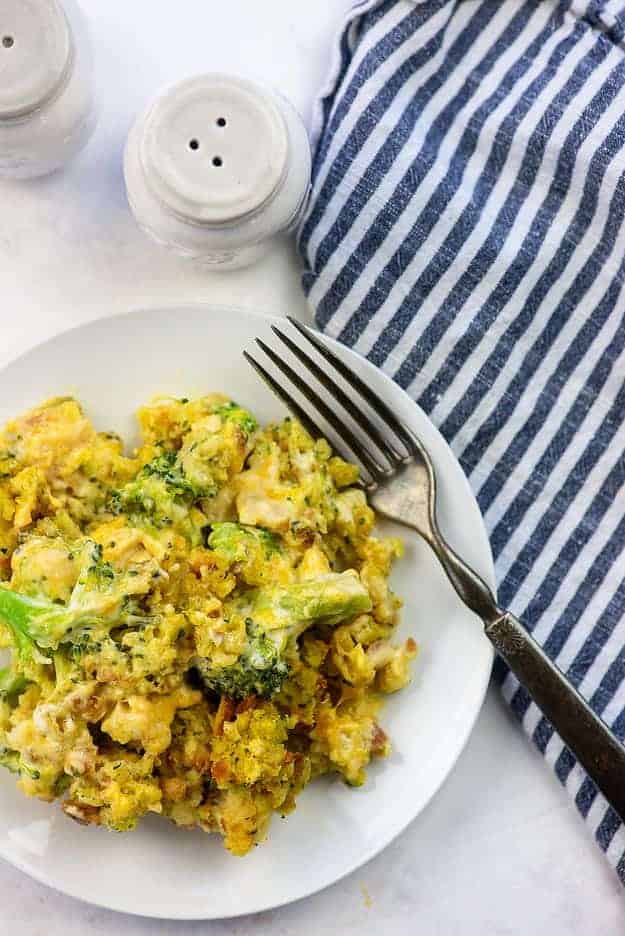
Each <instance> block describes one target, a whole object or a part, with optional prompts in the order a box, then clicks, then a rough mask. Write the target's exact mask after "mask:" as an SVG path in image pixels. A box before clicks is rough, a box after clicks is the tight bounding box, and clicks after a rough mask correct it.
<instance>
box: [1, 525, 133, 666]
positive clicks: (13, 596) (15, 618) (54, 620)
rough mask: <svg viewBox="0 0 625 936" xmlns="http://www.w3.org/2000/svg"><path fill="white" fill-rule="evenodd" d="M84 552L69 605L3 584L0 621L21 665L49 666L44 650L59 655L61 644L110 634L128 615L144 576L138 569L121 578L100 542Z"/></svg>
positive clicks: (92, 544)
mask: <svg viewBox="0 0 625 936" xmlns="http://www.w3.org/2000/svg"><path fill="white" fill-rule="evenodd" d="M85 553H86V562H85V565H84V568H83V570H82V572H81V574H80V576H79V577H78V581H77V582H76V585H75V586H74V588H73V590H72V593H71V596H70V599H69V602H68V604H67V605H62V604H57V603H56V602H53V601H49V600H48V599H46V598H44V597H40V596H39V597H31V596H30V595H22V594H20V593H19V592H16V591H13V589H11V588H9V586H7V585H0V619H1V620H3V621H4V622H5V624H6V625H7V627H8V628H9V631H10V633H11V636H12V639H13V646H14V649H15V650H16V651H17V654H18V657H19V658H21V659H22V660H34V661H35V662H47V658H46V657H44V656H42V654H41V653H40V652H39V651H40V650H56V649H57V648H58V647H59V646H60V645H61V644H68V643H69V644H75V643H80V642H81V641H84V639H85V636H86V635H88V636H90V635H94V634H96V635H97V634H104V633H107V632H108V631H109V630H110V629H111V627H112V626H113V624H114V623H119V622H121V621H122V620H123V619H124V614H126V615H127V616H128V614H129V610H130V602H129V598H128V596H129V594H131V593H133V591H134V592H137V590H138V588H139V587H140V582H141V578H140V576H139V575H138V574H137V573H136V572H135V571H134V570H128V571H127V572H123V573H116V572H115V570H114V569H113V567H112V566H111V565H110V563H108V562H104V561H103V559H102V547H101V546H100V545H99V544H97V543H90V544H89V543H88V544H87V546H86V547H85ZM133 572H134V575H133ZM129 576H130V578H129Z"/></svg>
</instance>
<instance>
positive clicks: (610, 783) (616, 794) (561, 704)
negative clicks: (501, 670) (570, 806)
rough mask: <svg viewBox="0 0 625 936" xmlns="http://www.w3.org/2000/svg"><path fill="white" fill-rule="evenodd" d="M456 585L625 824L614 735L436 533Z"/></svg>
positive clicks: (623, 781)
mask: <svg viewBox="0 0 625 936" xmlns="http://www.w3.org/2000/svg"><path fill="white" fill-rule="evenodd" d="M429 542H430V545H431V546H432V548H433V549H434V552H435V553H436V555H437V556H438V558H439V560H440V562H441V565H442V566H443V568H444V570H445V572H446V574H447V576H448V578H449V580H450V582H451V584H452V585H453V586H454V588H455V590H456V591H457V593H458V595H459V596H460V598H461V599H462V600H463V601H464V603H465V604H466V605H467V607H468V608H470V609H471V610H472V611H473V612H474V613H475V614H477V615H478V617H480V618H481V619H482V621H483V623H484V631H485V633H486V636H487V637H488V639H489V640H490V642H491V643H492V645H493V646H494V648H495V650H497V652H498V653H499V654H500V656H502V657H503V659H504V660H505V661H506V663H507V664H508V666H509V667H510V669H511V670H512V672H513V673H514V675H515V676H516V677H517V679H518V680H519V682H520V683H521V685H523V686H525V688H526V689H527V691H528V692H529V694H530V695H531V696H532V698H533V700H534V702H535V703H536V705H537V706H538V707H539V708H540V709H541V711H542V712H543V714H544V715H545V717H546V718H547V719H548V720H549V721H550V722H551V724H552V725H553V727H554V728H555V730H556V731H557V732H558V734H559V735H560V737H561V738H562V740H563V741H564V743H565V744H567V745H568V747H569V748H570V749H571V751H572V752H573V754H575V756H576V758H577V759H578V761H579V762H580V764H582V766H583V767H584V769H585V770H586V772H587V774H588V776H589V777H590V778H591V779H592V780H593V781H594V783H595V784H596V785H597V787H598V788H599V789H600V790H601V792H602V793H603V795H604V796H605V798H606V799H607V800H608V802H609V803H610V805H611V806H612V807H613V808H614V809H615V810H616V812H617V813H618V814H619V816H620V817H621V818H622V819H623V820H625V746H623V745H622V744H621V743H620V742H619V741H618V740H617V738H616V736H615V735H614V734H613V733H612V732H611V731H610V729H609V728H608V726H607V725H606V723H605V722H604V721H603V720H602V719H601V718H599V716H598V715H597V714H595V712H593V710H592V709H591V707H590V706H589V705H588V703H587V702H586V700H585V699H584V698H583V697H582V696H581V695H580V694H579V692H578V691H577V689H575V687H574V686H573V685H572V683H571V682H569V680H568V679H567V678H566V676H565V675H564V673H563V672H562V670H560V669H559V668H558V667H557V666H556V665H555V663H554V662H553V661H552V660H551V659H550V658H549V657H548V656H547V654H546V653H545V652H544V650H543V649H542V647H540V645H539V644H537V643H536V641H535V640H534V638H533V637H532V636H531V634H530V633H529V631H527V630H526V628H525V627H524V626H523V624H522V623H521V622H520V621H519V620H518V619H517V618H515V617H514V615H513V614H511V613H510V612H509V611H502V610H501V609H500V608H498V606H497V602H496V600H495V597H494V595H493V593H492V591H491V590H490V588H489V587H488V585H487V584H486V582H484V580H483V579H482V578H481V577H480V576H479V575H478V574H477V572H475V571H474V570H473V569H471V567H470V566H468V565H467V564H466V563H465V562H464V560H462V559H461V558H460V556H458V554H457V553H456V552H455V551H454V550H453V549H452V548H451V547H450V546H449V544H448V543H447V542H445V540H444V539H443V538H442V536H441V535H440V533H439V531H438V530H436V532H435V533H434V535H433V536H432V537H431V539H430V540H429Z"/></svg>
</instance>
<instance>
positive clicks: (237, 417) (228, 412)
mask: <svg viewBox="0 0 625 936" xmlns="http://www.w3.org/2000/svg"><path fill="white" fill-rule="evenodd" d="M215 413H217V415H218V416H221V418H222V419H223V420H224V422H232V423H236V425H237V426H238V427H239V429H241V430H242V431H243V432H244V433H245V435H246V436H251V435H252V433H253V432H256V430H257V429H258V422H257V421H256V419H255V418H254V416H252V414H251V413H250V412H249V411H248V410H246V409H243V407H242V406H239V404H238V403H235V402H234V401H232V400H231V401H230V402H229V403H223V404H222V405H221V406H218V407H217V409H216V410H215Z"/></svg>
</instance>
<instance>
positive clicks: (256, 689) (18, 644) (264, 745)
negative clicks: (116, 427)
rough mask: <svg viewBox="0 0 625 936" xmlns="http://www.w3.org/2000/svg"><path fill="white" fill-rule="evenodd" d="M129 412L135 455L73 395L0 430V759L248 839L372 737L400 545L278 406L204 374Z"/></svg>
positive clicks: (368, 747) (389, 646)
mask: <svg viewBox="0 0 625 936" xmlns="http://www.w3.org/2000/svg"><path fill="white" fill-rule="evenodd" d="M138 420H139V425H140V429H141V437H142V444H141V446H140V448H139V449H138V450H137V451H136V452H135V453H134V454H133V455H132V457H129V456H128V455H126V454H124V449H123V444H122V441H121V440H120V439H119V438H118V436H116V435H115V434H112V433H102V432H97V431H96V430H95V428H94V427H93V426H92V424H91V422H90V421H89V419H88V418H87V416H86V415H85V414H84V412H83V410H82V408H81V406H80V404H79V403H78V402H77V401H75V400H73V399H70V398H63V399H54V400H50V401H48V402H46V403H44V404H42V405H41V406H39V407H37V408H36V409H34V410H31V411H30V412H28V413H26V414H25V415H23V416H21V417H19V418H17V419H15V420H13V421H11V422H10V423H8V424H7V426H6V427H5V429H4V431H3V433H2V435H1V436H0V646H1V647H4V648H7V649H8V650H9V652H10V663H9V665H8V666H7V667H6V668H4V669H0V764H1V765H3V766H4V767H6V768H8V769H9V770H10V771H11V772H12V773H13V774H14V775H15V777H16V778H17V783H18V785H19V787H20V788H21V789H22V790H23V792H24V793H26V794H27V795H29V796H36V797H39V798H41V799H43V800H47V801H50V802H52V801H54V800H57V799H58V800H59V801H60V802H61V805H62V809H63V810H64V811H65V813H66V814H67V815H68V816H70V817H72V818H73V819H76V820H77V821H79V822H82V823H94V824H100V825H103V826H106V827H108V828H110V829H113V830H116V831H120V832H121V831H127V830H130V829H132V828H133V827H134V826H135V825H136V823H137V821H138V820H139V819H140V818H141V816H143V815H144V814H145V813H147V812H154V813H158V814H160V815H162V816H165V817H167V818H169V819H170V820H172V821H173V822H174V823H176V824H177V825H179V826H183V827H187V828H191V827H199V828H201V829H203V830H205V831H207V832H218V833H219V834H221V836H222V837H223V840H224V844H225V846H226V848H228V849H229V850H230V851H231V852H232V853H233V854H235V855H244V854H245V853H246V852H248V851H249V849H250V848H251V847H252V846H253V845H255V844H257V843H258V842H260V841H262V840H263V839H264V838H265V836H266V833H267V829H268V825H269V822H270V819H271V816H272V814H273V813H274V812H278V813H279V814H280V815H284V814H286V813H288V812H289V811H290V810H292V809H293V808H294V807H295V801H296V797H297V795H298V794H299V793H300V791H301V790H302V789H303V788H304V787H305V786H306V785H307V783H309V782H310V781H311V780H312V779H313V778H314V777H316V776H319V775H320V774H327V773H332V774H336V775H338V776H340V777H341V778H343V779H344V781H345V782H347V783H348V784H350V785H353V786H358V785H360V784H362V783H363V782H364V780H365V770H366V767H367V765H368V764H369V762H370V760H371V759H372V758H374V757H380V756H385V755H386V754H387V753H388V751H389V741H388V739H387V736H386V734H385V733H384V731H383V730H382V728H381V727H380V726H379V724H378V721H377V719H378V713H379V709H380V703H381V699H382V698H383V696H384V694H385V693H390V692H395V691H397V690H399V689H401V688H402V687H403V686H404V685H405V684H406V683H407V681H408V679H409V664H410V660H411V659H412V658H413V657H414V656H415V654H416V649H417V648H416V644H415V643H414V641H413V640H408V641H406V642H405V643H403V644H400V643H398V642H397V641H396V640H394V639H393V633H394V630H395V627H396V624H397V616H398V611H399V608H400V601H399V599H398V598H397V597H396V596H395V595H394V594H393V592H392V591H391V589H390V588H389V584H388V577H389V572H390V568H391V564H392V562H393V560H394V559H395V558H397V557H399V556H400V555H401V551H402V547H401V543H400V542H399V541H398V540H396V539H380V538H378V537H376V536H375V535H374V534H373V526H374V520H375V517H374V514H373V511H372V510H371V508H370V507H369V506H368V504H367V500H366V497H365V494H364V491H363V490H362V488H361V487H360V486H359V485H358V469H357V468H356V467H355V466H353V465H350V464H348V463H346V462H345V461H343V460H341V459H340V458H337V457H335V456H333V454H332V451H331V449H330V446H329V445H328V443H327V442H326V441H325V440H323V439H321V440H317V441H315V440H313V439H312V438H311V437H310V436H309V435H308V434H307V433H306V432H305V430H304V429H303V428H302V426H301V425H300V424H299V423H297V422H296V421H294V420H290V419H286V420H284V421H283V422H282V423H279V424H275V425H270V426H267V427H266V428H261V427H260V426H259V425H258V424H257V422H256V419H255V418H254V416H253V415H252V414H251V413H249V412H247V411H246V410H244V409H243V408H241V407H240V406H238V405H237V404H236V403H234V402H232V401H231V400H229V399H228V398H227V397H225V396H221V395H219V394H212V395H209V396H206V397H203V398H201V399H196V400H186V399H182V400H178V399H169V398H168V399H157V400H154V401H152V402H150V403H149V404H147V405H146V406H145V407H143V408H142V409H141V410H140V411H139V413H138Z"/></svg>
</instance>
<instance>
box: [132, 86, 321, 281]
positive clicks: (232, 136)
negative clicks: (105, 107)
mask: <svg viewBox="0 0 625 936" xmlns="http://www.w3.org/2000/svg"><path fill="white" fill-rule="evenodd" d="M124 170H125V177H126V189H127V193H128V201H129V203H130V206H131V209H132V211H133V213H134V215H135V217H136V219H137V222H138V223H139V225H140V226H141V227H142V228H143V229H144V230H145V231H146V232H147V233H148V234H149V235H150V236H151V237H152V238H153V239H154V240H156V241H157V242H158V243H160V244H161V245H163V246H166V247H168V248H170V249H171V250H174V251H175V252H177V253H178V254H181V255H183V256H186V257H189V258H191V259H193V260H195V261H198V262H200V263H203V264H207V265H209V266H214V267H215V268H218V269H220V270H226V269H227V270H230V269H237V268H239V267H242V266H245V265H247V264H249V263H252V262H253V261H255V260H257V259H258V258H259V257H260V256H262V255H263V253H265V251H266V250H267V249H268V245H269V242H270V238H271V237H273V236H274V235H276V234H278V233H281V232H284V231H287V230H290V229H292V228H293V227H295V225H296V224H297V222H298V221H299V219H300V217H301V214H302V211H303V209H304V206H305V202H306V197H307V194H308V191H309V187H310V176H311V153H310V145H309V142H308V135H307V133H306V128H305V127H304V124H303V122H302V120H301V118H300V116H299V114H298V113H297V111H296V110H295V108H294V107H293V106H292V105H291V104H290V103H289V102H288V101H286V100H285V99H284V98H283V97H281V96H280V95H279V94H277V93H276V92H274V91H272V90H270V89H268V88H266V87H264V86H262V85H258V84H256V83H255V82H252V81H248V80H247V79H243V78H240V77H237V76H233V75H226V74H221V73H215V74H209V75H203V76H200V77H197V78H192V79H190V80H188V81H184V82H182V83H181V84H178V85H176V86H175V87H173V88H171V89H170V90H169V91H167V92H166V93H165V94H164V95H163V96H162V97H160V98H158V99H157V101H156V102H155V103H154V104H153V105H152V106H151V107H150V108H149V109H148V111H147V112H146V113H145V114H143V115H142V116H141V117H140V118H139V119H138V120H137V122H136V123H135V125H134V127H133V128H132V130H131V132H130V135H129V138H128V143H127V146H126V154H125V165H124Z"/></svg>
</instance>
